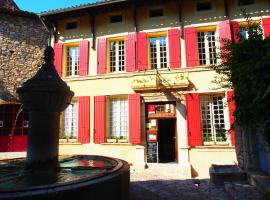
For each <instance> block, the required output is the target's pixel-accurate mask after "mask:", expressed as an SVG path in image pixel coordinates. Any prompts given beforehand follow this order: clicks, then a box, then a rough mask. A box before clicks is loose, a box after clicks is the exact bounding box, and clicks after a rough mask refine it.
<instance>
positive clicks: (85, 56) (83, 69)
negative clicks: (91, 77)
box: [79, 40, 89, 76]
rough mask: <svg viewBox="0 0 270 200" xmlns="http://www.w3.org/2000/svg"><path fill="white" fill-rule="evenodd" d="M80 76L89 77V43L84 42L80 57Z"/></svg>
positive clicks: (82, 42)
mask: <svg viewBox="0 0 270 200" xmlns="http://www.w3.org/2000/svg"><path fill="white" fill-rule="evenodd" d="M79 59H80V60H79V75H80V76H86V75H88V63H89V41H87V40H82V41H81V42H80V56H79Z"/></svg>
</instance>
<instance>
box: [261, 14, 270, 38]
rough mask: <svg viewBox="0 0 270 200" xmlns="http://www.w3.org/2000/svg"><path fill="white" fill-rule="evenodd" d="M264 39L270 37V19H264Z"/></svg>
mask: <svg viewBox="0 0 270 200" xmlns="http://www.w3.org/2000/svg"><path fill="white" fill-rule="evenodd" d="M262 26H263V33H264V37H265V38H267V37H270V17H269V18H263V19H262Z"/></svg>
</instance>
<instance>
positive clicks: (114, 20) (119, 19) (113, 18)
mask: <svg viewBox="0 0 270 200" xmlns="http://www.w3.org/2000/svg"><path fill="white" fill-rule="evenodd" d="M122 21H123V16H122V15H113V16H111V17H110V23H119V22H122Z"/></svg>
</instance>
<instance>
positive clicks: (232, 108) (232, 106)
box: [227, 91, 235, 146]
mask: <svg viewBox="0 0 270 200" xmlns="http://www.w3.org/2000/svg"><path fill="white" fill-rule="evenodd" d="M227 101H228V107H229V118H230V135H231V141H232V145H233V146H235V136H234V130H233V125H234V121H235V117H234V111H235V102H234V92H233V91H228V92H227Z"/></svg>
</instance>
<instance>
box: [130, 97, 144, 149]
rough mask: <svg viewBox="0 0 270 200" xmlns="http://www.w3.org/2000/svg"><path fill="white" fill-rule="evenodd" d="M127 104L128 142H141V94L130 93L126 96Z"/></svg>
mask: <svg viewBox="0 0 270 200" xmlns="http://www.w3.org/2000/svg"><path fill="white" fill-rule="evenodd" d="M128 106H129V142H130V143H132V144H140V143H141V96H140V94H137V93H136V94H130V95H129V96H128Z"/></svg>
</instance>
